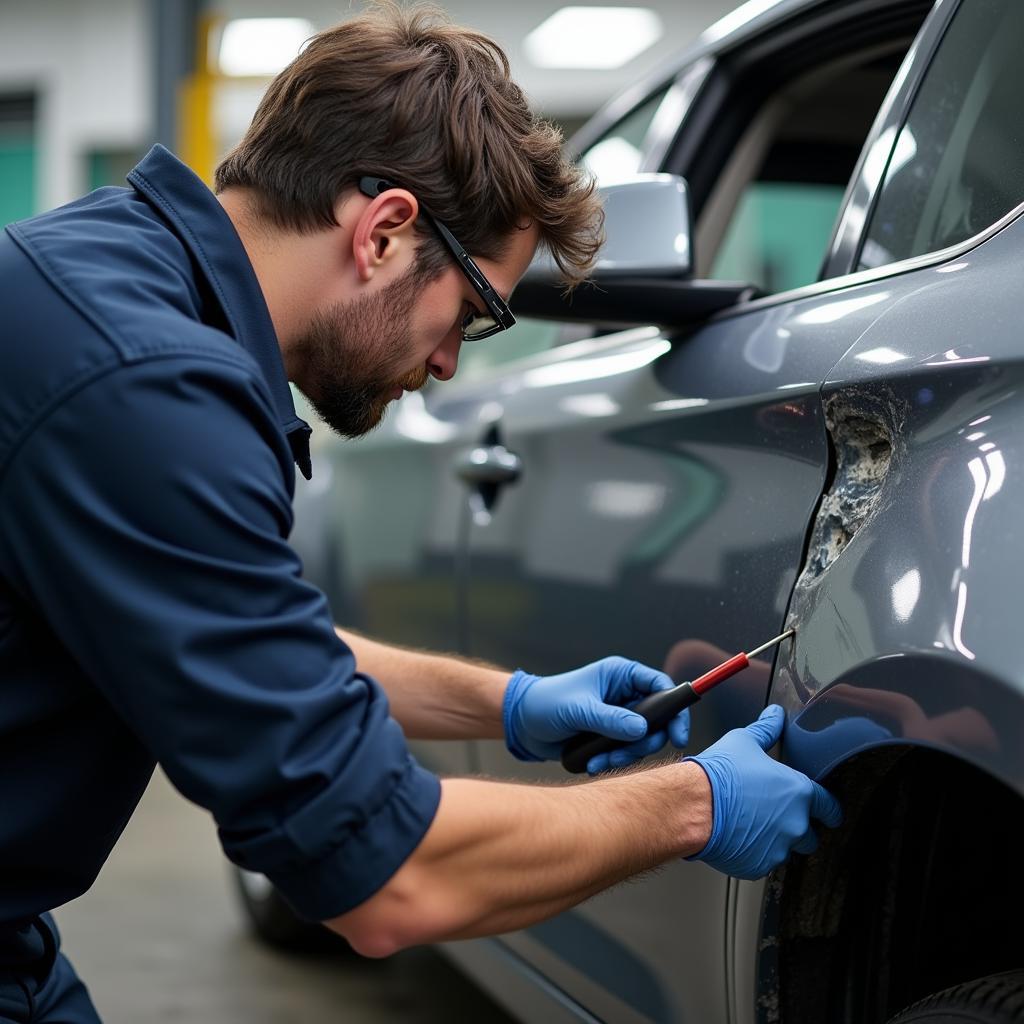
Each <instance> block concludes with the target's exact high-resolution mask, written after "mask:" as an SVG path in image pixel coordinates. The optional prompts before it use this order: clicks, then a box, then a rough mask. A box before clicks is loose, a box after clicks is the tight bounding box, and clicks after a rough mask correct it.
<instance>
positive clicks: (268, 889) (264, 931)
mask: <svg viewBox="0 0 1024 1024" xmlns="http://www.w3.org/2000/svg"><path fill="white" fill-rule="evenodd" d="M232 874H233V876H234V879H235V888H236V890H237V892H238V899H239V902H240V903H241V904H242V909H243V911H244V912H245V916H246V919H247V920H248V922H249V925H250V927H251V929H252V932H253V934H254V935H255V936H256V937H257V938H258V939H259V940H260V941H262V942H264V943H265V944H266V945H268V946H272V947H273V948H274V949H279V950H283V951H286V952H295V953H298V952H302V953H314V952H327V951H330V950H333V951H335V952H337V951H338V950H339V949H341V950H345V949H350V947H349V946H348V944H347V943H346V942H345V940H344V939H342V938H341V937H340V936H339V935H335V933H334V932H331V931H328V929H326V928H324V926H323V925H320V924H314V923H312V922H309V921H303V920H302V918H300V917H297V916H296V914H295V911H293V910H292V908H291V907H290V906H288V904H287V903H286V902H285V900H284V899H283V898H282V896H281V895H280V893H278V891H277V890H276V889H275V888H274V886H273V883H271V882H270V880H269V879H267V878H266V876H264V875H260V874H256V873H255V872H253V871H243V870H242V869H241V868H233V869H232Z"/></svg>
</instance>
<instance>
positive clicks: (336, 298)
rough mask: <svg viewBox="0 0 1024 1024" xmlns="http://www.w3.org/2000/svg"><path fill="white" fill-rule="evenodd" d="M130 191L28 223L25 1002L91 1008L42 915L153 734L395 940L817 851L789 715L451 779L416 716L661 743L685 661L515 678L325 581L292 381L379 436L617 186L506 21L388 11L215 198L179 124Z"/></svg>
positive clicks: (10, 675)
mask: <svg viewBox="0 0 1024 1024" xmlns="http://www.w3.org/2000/svg"><path fill="white" fill-rule="evenodd" d="M367 176H371V177H372V178H373V180H372V181H371V183H370V185H369V186H367V184H366V182H365V181H363V179H365V178H366V177H367ZM373 176H376V177H373ZM382 181H383V182H384V184H380V183H381V182H382ZM129 183H130V188H127V189H110V188H108V189H101V190H100V191H98V192H94V193H92V194H91V195H89V196H87V197H85V198H84V199H81V200H79V201H77V202H75V203H72V204H70V205H69V206H66V207H63V208H61V209H58V210H55V211H53V212H51V213H47V214H43V215H41V216H38V217H35V218H33V219H31V220H28V221H24V222H22V223H20V224H17V225H14V226H12V227H10V228H9V229H8V232H7V234H6V236H4V237H3V239H2V241H0V306H2V310H3V335H2V344H0V687H2V695H3V699H2V701H0V807H2V808H3V811H2V814H0V1019H3V1020H18V1021H24V1020H32V1021H51V1020H58V1019H59V1020H61V1021H95V1020H96V1016H95V1011H94V1010H93V1009H92V1006H91V1003H90V1001H89V997H88V995H87V993H86V990H85V988H84V987H83V986H82V984H81V983H80V982H79V981H78V979H77V978H76V976H75V975H74V972H73V970H72V969H71V967H70V965H69V964H68V962H67V961H66V960H65V959H64V958H63V956H62V955H60V954H59V952H58V946H57V937H56V932H55V929H54V927H53V924H52V919H51V918H50V917H49V915H48V914H47V913H46V912H47V911H48V910H50V909H51V908H53V907H56V906H59V905H61V904H63V903H65V902H67V901H68V900H71V899H73V898H74V897H76V896H78V895H79V894H81V893H83V892H85V890H86V889H88V887H89V886H90V884H91V883H92V881H93V879H94V877H95V876H96V874H97V872H98V871H99V869H100V867H101V865H102V864H103V862H104V860H105V859H106V857H107V855H108V853H109V851H110V849H111V848H112V846H113V845H114V843H115V841H116V839H117V837H118V836H119V834H120V833H121V831H122V829H123V827H124V825H125V823H126V822H127V820H128V818H129V816H130V815H131V813H132V811H133V809H134V807H135V805H136V803H137V801H138V800H139V798H140V796H141V794H142V792H143V790H144V789H145V787H146V785H147V782H148V780H149V778H150V775H151V773H152V771H153V768H154V764H155V762H159V763H160V764H161V765H162V766H163V768H164V769H165V771H166V772H167V775H168V776H169V777H170V779H171V780H172V782H173V783H174V785H175V786H176V787H177V788H178V789H179V790H180V791H181V792H182V793H183V794H184V795H185V796H186V797H187V798H188V799H190V800H192V801H195V802H196V803H198V804H200V805H202V806H203V807H206V808H208V809H209V810H210V811H211V812H212V814H213V816H214V818H215V819H216V821H217V825H218V829H219V836H220V840H221V843H222V845H223V847H224V850H225V851H226V853H227V855H228V857H230V859H231V860H232V861H234V862H235V863H236V864H239V865H241V866H243V867H245V868H248V869H250V870H254V871H259V872H263V873H264V874H266V875H267V876H269V878H270V879H271V880H272V881H273V882H274V884H275V885H276V886H277V887H278V889H279V890H280V891H281V892H282V893H283V894H284V895H285V897H286V898H287V899H288V900H289V901H290V902H291V903H292V904H293V905H294V907H295V908H296V909H297V911H298V912H299V913H300V914H302V915H303V916H304V917H306V918H309V919H313V920H320V921H325V922H327V923H328V924H329V925H330V927H332V928H334V929H335V930H336V931H338V932H339V933H340V934H342V935H343V936H344V937H345V938H347V939H348V940H349V941H350V942H351V943H352V945H353V946H355V948H356V949H358V950H360V951H361V952H363V953H367V954H369V955H371V956H378V955H385V954H388V953H390V952H392V951H394V950H397V949H399V948H401V947H404V946H407V945H410V944H413V943H421V942H428V941H434V940H440V939H446V938H464V937H469V936H478V935H485V934H488V933H495V932H501V931H506V930H509V929H515V928H520V927H522V926H524V925H527V924H530V923H531V922H535V921H538V920H540V919H542V918H546V917H548V916H550V915H553V914H556V913H558V912H559V911H561V910H563V909H565V908H567V907H570V906H572V905H573V904H576V903H578V902H579V901H581V900H584V899H586V898H587V897H589V896H591V895H592V894H594V893H596V892H598V891H600V890H602V889H604V888H606V887H607V886H610V885H613V884H614V883H616V882H618V881H620V880H621V879H624V878H626V877H628V876H630V875H633V874H635V873H637V872H640V871H643V870H645V869H648V868H651V867H652V866H654V865H657V864H659V863H662V862H665V861H667V860H670V859H672V858H679V857H685V856H694V857H697V858H698V859H702V860H704V861H706V862H708V863H709V864H711V865H713V866H715V867H717V868H719V869H721V870H723V871H727V872H729V873H732V874H736V875H740V876H746V877H754V876H758V875H763V874H765V873H766V872H768V871H769V870H771V869H772V868H773V867H774V866H775V865H776V864H778V863H780V862H781V861H782V860H784V859H785V858H786V856H787V855H788V854H789V852H790V850H792V849H797V850H800V851H804V852H807V851H809V850H811V849H812V848H813V846H814V842H815V838H814V832H813V829H812V827H811V818H812V817H816V818H818V819H821V820H822V821H824V822H826V823H828V824H836V823H838V820H839V809H838V807H837V805H836V804H835V801H834V800H833V799H832V797H831V796H830V795H829V794H828V793H827V792H826V791H825V790H824V789H822V788H821V787H820V786H817V785H816V784H814V783H813V782H811V781H810V780H809V779H807V778H806V777H804V776H803V775H801V774H800V773H798V772H796V771H793V770H791V769H790V768H788V767H785V766H783V765H780V764H778V763H777V762H776V761H774V760H773V759H771V758H770V757H769V756H768V755H767V754H766V753H765V752H764V751H765V750H766V749H767V748H769V747H771V746H772V745H773V744H774V743H775V742H776V741H777V740H778V738H779V736H780V734H781V731H782V724H783V716H782V711H781V709H780V708H777V707H776V708H769V709H768V710H767V711H766V712H765V713H764V714H763V715H762V716H761V718H760V719H759V720H758V721H757V722H755V723H754V724H753V725H751V726H749V727H748V728H747V729H741V730H735V731H733V732H731V733H728V734H727V735H726V736H725V737H724V738H723V739H722V740H721V741H719V743H717V744H715V745H714V746H713V747H711V748H710V749H709V750H707V751H705V752H704V753H703V754H702V755H700V756H699V757H698V758H696V759H694V760H686V761H682V762H677V763H672V764H668V765H664V766H661V767H656V768H653V769H650V770H648V771H638V772H633V773H625V774H624V773H618V774H613V775H611V776H608V777H606V778H603V779H600V780H596V781H593V782H589V783H586V784H583V785H566V786H550V787H549V786H530V785H515V784H504V783H500V782H492V781H483V780H475V779H446V780H444V781H441V780H439V779H438V778H436V777H435V776H434V775H432V774H430V773H429V772H427V771H425V770H424V769H423V768H421V767H420V766H419V765H417V763H416V762H415V761H414V760H413V759H412V757H411V756H410V755H409V753H408V751H407V749H406V742H405V736H412V737H420V738H447V739H467V738H474V737H476V738H486V737H500V736H504V737H505V739H506V741H507V743H508V746H509V748H510V749H511V751H512V752H513V753H514V754H516V755H517V756H518V757H520V758H524V759H528V760H536V759H546V758H555V757H557V756H558V755H559V752H560V746H561V743H562V742H563V741H564V740H565V739H566V738H568V737H569V736H571V735H573V734H575V733H576V732H578V731H579V730H582V729H590V730H598V731H601V732H604V733H606V734H608V735H613V736H616V737H620V738H629V739H634V740H636V741H637V742H635V743H634V744H633V745H632V747H631V748H628V751H627V753H626V754H624V755H615V759H614V760H613V761H612V764H613V765H617V764H621V763H623V762H625V761H629V760H631V759H634V758H636V757H639V756H642V755H644V754H646V753H650V752H653V751H654V750H656V749H658V748H659V747H660V746H661V745H662V744H663V743H664V742H665V740H666V736H665V735H664V734H659V735H655V736H643V732H644V729H645V723H644V722H643V720H642V719H640V717H639V716H638V715H635V714H634V713H632V712H631V711H629V710H628V709H627V708H626V707H623V706H622V705H625V704H627V703H628V702H630V701H631V700H635V699H637V698H638V697H639V696H641V695H643V694H646V693H648V692H651V691H652V690H654V689H660V688H665V687H668V686H670V685H672V684H671V681H670V680H669V679H668V678H667V677H666V676H665V675H663V674H662V673H660V672H657V671H655V670H653V669H649V668H645V667H644V666H642V665H638V664H636V663H634V662H629V661H626V660H625V659H621V658H609V659H605V660H604V661H600V662H597V663H595V664H593V665H590V666H587V667H585V668H582V669H578V670H576V671H573V672H567V673H566V674H564V675H561V676H555V677H548V678H538V677H535V676H531V675H528V674H526V673H524V672H521V671H519V672H516V673H515V674H514V675H512V676H511V679H510V678H509V675H508V673H506V672H501V671H498V670H495V669H488V668H482V667H480V666H479V665H474V664H470V663H466V662H461V661H458V660H456V659H453V658H444V657H436V656H432V655H428V654H422V653H416V652H410V651H403V650H399V649H394V648H390V647H386V646H383V645H380V644H377V643H375V642H372V641H370V640H367V639H364V638H362V637H359V636H355V635H350V634H345V635H344V636H342V635H338V634H336V632H335V629H334V626H333V624H332V622H331V619H330V616H329V612H328V607H327V603H326V601H325V599H324V597H323V595H322V594H321V593H320V592H319V591H318V590H317V589H316V588H314V587H313V586H311V585H310V584H309V583H307V582H305V581H304V580H303V579H302V575H301V566H300V564H299V561H298V558H297V557H296V555H295V554H294V552H293V551H292V549H291V547H290V546H289V544H288V540H287V538H288V535H289V531H290V528H291V526H292V511H291V499H292V494H293V487H294V473H295V464H296V463H297V464H298V467H299V469H300V470H301V471H302V472H303V473H304V474H305V475H307V476H308V475H309V473H310V458H309V448H308V443H307V442H308V434H309V428H308V427H307V426H306V424H304V423H303V422H302V421H301V420H300V419H298V418H297V417H296V414H295V410H294V407H293V405H292V399H291V396H290V392H289V388H288V380H289V379H291V380H292V381H294V382H295V384H296V385H297V386H298V387H300V388H301V389H302V390H303V391H304V392H305V393H306V394H307V395H308V396H309V398H310V400H311V401H312V403H313V404H314V406H315V407H316V408H317V410H318V412H319V413H320V414H321V415H322V416H323V418H324V419H325V420H327V422H328V423H330V424H331V425H332V426H333V427H334V428H336V429H337V430H338V431H340V432H342V433H343V434H346V435H358V434H361V433H364V432H365V431H367V430H369V429H370V428H371V427H372V426H373V425H374V424H375V423H377V422H378V421H379V420H380V418H381V416H382V415H383V413H384V410H385V407H386V406H387V404H388V403H389V402H390V401H391V400H393V399H397V398H398V397H400V396H401V394H402V391H403V389H407V390H413V389H416V388H418V387H421V386H422V385H423V384H424V382H425V381H426V379H427V378H428V376H433V377H435V378H437V379H438V380H447V379H449V378H450V377H451V376H452V375H453V374H454V372H455V368H456V362H457V359H458V353H459V347H460V344H461V343H462V341H463V340H464V339H475V338H479V337H482V336H485V335H487V334H489V333H493V332H494V331H495V330H497V329H500V328H501V327H502V326H505V325H506V324H507V323H508V322H510V318H509V316H508V314H507V309H506V308H505V307H504V300H507V298H508V296H509V295H510V293H511V292H512V290H513V288H514V286H515V284H516V283H517V281H518V280H519V278H520V276H521V275H522V274H523V272H524V270H525V269H526V267H527V264H528V263H529V262H530V260H531V258H532V257H533V254H534V251H535V250H536V248H537V246H538V244H544V245H546V246H547V247H548V248H549V249H550V251H551V253H552V254H553V256H554V257H555V259H556V260H557V262H558V263H559V265H560V266H561V267H562V269H563V271H564V272H565V273H566V276H567V278H568V279H569V280H574V279H578V278H580V277H581V276H583V274H584V273H585V271H586V269H587V267H588V266H589V265H590V263H591V262H592V260H593V257H594V254H595V251H596V249H597V246H598V243H599V235H600V213H599V207H598V205H597V201H596V199H595V197H594V195H593V194H592V187H591V186H590V185H589V184H588V183H587V182H586V181H584V180H583V179H582V177H581V175H580V172H579V171H578V170H577V169H576V168H574V167H573V166H572V165H571V164H568V163H567V162H566V161H565V159H564V158H563V156H562V155H561V151H560V137H559V135H558V133H557V132H556V131H555V130H554V129H553V128H551V127H550V126H548V125H546V124H544V123H542V122H539V121H538V120H536V119H535V118H534V117H533V116H532V115H531V113H530V112H529V109H528V106H527V104H526V102H525V99H524V97H523V94H522V92H521V91H520V90H519V88H518V87H517V86H516V85H515V84H514V83H513V82H512V81H511V80H510V78H509V70H508V64H507V61H506V59H505V56H504V54H503V53H502V52H501V51H500V50H499V49H498V47H497V46H496V45H495V44H494V43H492V42H491V41H489V40H487V39H485V38H484V37H482V36H479V35H477V34H475V33H472V32H469V31H466V30H463V29H459V28H456V27H454V26H452V25H450V24H448V23H447V22H445V21H444V20H443V19H441V18H440V17H439V16H437V15H436V14H435V15H430V14H427V13H424V12H422V11H420V12H415V11H413V12H403V11H401V10H399V9H398V8H395V7H391V6H384V7H381V8H378V9H376V10H375V11H374V12H372V13H370V14H367V15H363V16H361V17H358V18H356V19H355V20H353V21H350V22H348V23H346V24H344V25H342V26H340V27H338V28H335V29H332V30H329V31H326V32H323V33H321V34H320V35H318V36H316V37H315V38H314V39H313V40H312V42H311V43H310V44H309V45H308V47H307V48H306V49H305V50H304V51H303V53H302V54H301V55H300V56H299V57H298V58H297V59H296V60H295V61H294V63H293V64H292V65H291V66H290V67H289V68H287V69H286V70H285V71H284V72H283V73H282V74H281V75H280V76H279V77H278V78H277V79H276V80H275V81H274V83H273V84H272V85H271V87H270V89H269V91H268V92H267V95H266V97H265V98H264V100H263V102H262V104H261V105H260V108H259V110H258V111H257V113H256V116H255V119H254V121H253V123H252V126H251V128H250V129H249V131H248V133H247V134H246V136H245V138H244V139H243V141H242V143H241V144H240V145H239V146H238V148H237V149H236V150H235V151H234V152H233V153H232V154H231V155H230V156H229V157H228V158H227V159H226V160H225V162H224V163H223V164H222V165H221V166H220V168H219V169H218V171H217V190H218V195H217V196H215V195H213V194H212V193H211V192H210V191H209V190H208V189H207V188H206V187H205V186H204V185H203V184H202V183H201V182H200V181H199V180H198V179H197V178H196V177H195V176H194V175H193V174H192V173H191V172H190V171H189V170H188V169H187V168H186V167H184V166H183V165H182V164H181V163H179V162H178V161H177V160H176V159H175V158H174V157H173V156H171V155H170V154H169V153H168V152H167V151H166V150H163V149H160V148H159V147H158V148H156V149H154V150H153V151H152V152H151V153H150V154H149V155H148V156H147V157H146V158H145V159H144V160H143V161H142V162H141V163H140V164H139V165H138V167H136V168H135V170H133V171H132V173H131V174H130V176H129ZM360 183H362V186H361V184H360ZM438 222H440V223H441V224H443V225H444V226H445V227H446V228H447V229H448V231H449V232H450V234H451V236H454V238H457V239H458V240H459V243H461V245H463V246H465V248H466V251H468V252H471V253H472V254H473V255H474V257H475V258H476V259H477V262H478V265H479V269H478V272H479V274H481V275H483V277H485V278H486V279H487V280H486V281H484V280H481V279H479V278H478V277H477V272H474V271H473V269H472V268H471V267H463V266H460V265H459V264H458V263H457V262H456V259H455V252H454V250H453V248H451V247H449V246H448V245H447V244H446V243H445V242H444V241H443V232H442V231H441V229H440V228H439V227H438V226H437V224H438ZM455 249H458V243H455ZM490 288H493V293H492V292H491V291H490V290H489V289H490ZM687 726H688V722H687V720H686V719H685V718H680V719H678V720H676V721H675V722H673V723H672V727H671V729H670V730H669V731H670V732H671V733H672V736H671V738H672V739H673V741H674V742H675V743H676V744H677V745H681V744H683V743H685V740H686V731H687ZM403 733H404V735H403ZM608 766H609V762H608V760H607V755H605V757H604V759H601V760H599V761H598V762H597V763H595V764H592V765H591V767H592V768H593V769H603V768H606V767H608Z"/></svg>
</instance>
